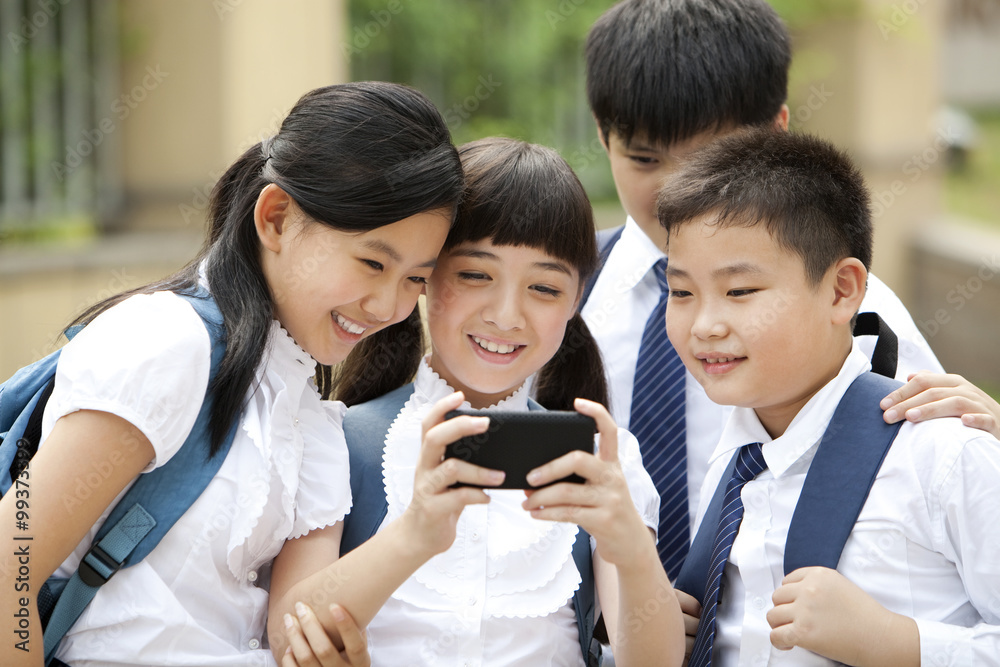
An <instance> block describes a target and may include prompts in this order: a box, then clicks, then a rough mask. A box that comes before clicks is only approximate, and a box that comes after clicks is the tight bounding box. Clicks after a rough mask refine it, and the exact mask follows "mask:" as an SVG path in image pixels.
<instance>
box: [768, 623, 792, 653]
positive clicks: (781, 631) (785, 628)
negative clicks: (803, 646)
mask: <svg viewBox="0 0 1000 667" xmlns="http://www.w3.org/2000/svg"><path fill="white" fill-rule="evenodd" d="M797 637H798V635H797V634H796V632H795V625H794V624H793V623H786V624H785V625H782V626H780V627H777V628H774V629H773V630H771V646H773V647H774V648H776V649H778V650H779V651H790V650H791V649H793V648H795V647H796V646H798V640H797Z"/></svg>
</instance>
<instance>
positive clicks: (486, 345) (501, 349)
mask: <svg viewBox="0 0 1000 667" xmlns="http://www.w3.org/2000/svg"><path fill="white" fill-rule="evenodd" d="M472 340H474V341H476V343H477V344H478V345H479V347H481V348H483V349H484V350H489V351H490V352H497V353H499V354H510V353H511V352H513V351H514V350H516V349H517V348H518V346H517V345H504V344H500V343H494V342H493V341H491V340H484V339H482V338H479V337H478V336H473V337H472Z"/></svg>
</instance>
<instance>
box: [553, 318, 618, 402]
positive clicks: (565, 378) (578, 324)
mask: <svg viewBox="0 0 1000 667" xmlns="http://www.w3.org/2000/svg"><path fill="white" fill-rule="evenodd" d="M535 398H536V400H537V401H538V402H539V403H540V404H542V405H543V406H545V407H546V408H548V409H549V410H572V409H573V399H575V398H586V399H589V400H591V401H596V402H598V403H600V404H601V405H603V406H605V407H608V382H607V378H606V377H605V376H604V363H603V362H602V361H601V351H600V349H599V348H598V347H597V341H595V340H594V336H593V335H592V334H591V333H590V329H589V328H588V327H587V324H586V323H585V322H584V321H583V318H582V317H581V316H580V313H579V312H577V313H575V314H574V315H573V317H571V318H570V320H569V322H567V323H566V333H565V335H563V340H562V345H560V346H559V351H558V352H556V354H555V356H553V357H552V358H551V359H550V360H549V362H548V363H547V364H545V365H544V366H543V367H542V369H541V370H540V371H538V376H537V377H536V378H535Z"/></svg>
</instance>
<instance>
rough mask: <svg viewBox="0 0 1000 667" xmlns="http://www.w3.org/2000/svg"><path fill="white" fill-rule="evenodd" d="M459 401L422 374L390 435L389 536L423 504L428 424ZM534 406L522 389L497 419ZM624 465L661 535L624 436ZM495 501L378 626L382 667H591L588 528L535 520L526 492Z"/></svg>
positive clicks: (471, 513) (375, 659)
mask: <svg viewBox="0 0 1000 667" xmlns="http://www.w3.org/2000/svg"><path fill="white" fill-rule="evenodd" d="M453 391H454V390H453V389H452V388H451V387H449V386H448V384H447V383H446V382H445V381H444V380H442V379H441V378H440V377H439V376H438V375H437V374H436V373H435V372H434V371H432V370H431V369H430V367H429V366H428V365H427V362H426V360H425V361H424V362H423V363H422V364H421V366H420V369H419V370H418V371H417V377H416V380H415V382H414V391H413V394H412V395H411V396H410V398H409V399H408V400H407V402H406V404H405V405H404V407H403V409H402V410H401V411H400V413H399V415H398V416H397V417H396V420H395V421H394V422H393V424H392V426H391V427H390V429H389V432H388V433H387V434H386V439H385V442H386V444H385V452H384V455H383V480H384V482H385V489H386V500H387V501H388V514H387V516H386V520H385V521H384V522H383V523H382V526H383V527H384V526H386V525H387V524H388V523H389V522H390V521H392V520H393V519H395V518H397V517H399V516H400V515H401V514H402V513H403V511H404V510H405V509H406V507H407V506H408V505H409V503H410V501H411V499H412V497H413V481H414V473H415V468H416V462H417V457H418V453H419V451H420V433H421V428H420V422H421V420H422V419H423V417H424V416H425V415H426V414H427V412H428V411H429V410H430V408H431V407H432V406H433V405H434V403H435V402H437V401H438V400H439V399H441V398H443V397H445V396H448V395H449V394H451V393H452V392H453ZM527 401H528V392H527V388H526V387H521V388H520V389H518V390H517V391H516V392H514V394H512V395H511V396H510V397H508V398H506V399H505V400H503V401H501V402H500V403H498V404H496V405H494V406H491V407H490V408H489V409H490V410H527V409H528V403H527ZM463 407H469V404H468V403H466V404H465V405H464V406H463ZM595 446H596V439H595ZM619 459H620V461H621V465H622V469H623V471H624V472H625V476H626V479H627V481H628V485H629V490H630V492H631V494H632V499H633V502H634V503H635V505H636V507H637V508H638V510H639V514H640V516H641V517H642V519H643V521H644V522H645V523H646V525H647V526H650V527H652V528H654V530H655V526H656V522H657V517H658V515H659V496H658V495H657V493H656V490H655V489H654V487H653V483H652V480H650V478H649V475H648V474H647V473H646V471H645V469H644V468H643V467H642V460H641V457H640V454H639V445H638V442H636V440H635V438H634V437H632V435H631V434H630V433H628V432H627V431H625V430H624V429H619ZM487 493H488V494H489V495H490V502H489V504H486V505H470V506H468V507H466V508H465V509H464V510H463V511H462V514H461V517H460V518H459V521H458V524H457V527H456V538H455V542H454V543H453V544H452V546H451V548H450V549H448V550H447V551H445V552H444V553H441V554H438V555H437V556H435V557H434V558H432V559H431V560H430V561H428V562H427V563H426V564H424V566H423V567H421V568H420V569H419V570H417V572H416V573H415V574H414V575H413V576H412V577H410V578H409V579H408V580H407V581H406V582H405V583H404V584H403V585H402V586H400V587H399V589H397V590H396V591H395V592H394V593H393V594H392V597H391V598H389V600H388V602H387V603H386V604H385V606H383V607H382V609H381V611H379V613H378V615H376V617H375V619H374V620H373V621H372V622H371V623H370V624H369V626H368V632H369V646H370V648H371V652H372V664H373V665H392V666H394V667H395V666H397V665H434V666H437V665H451V664H454V665H574V666H577V665H582V664H584V662H583V657H582V655H581V653H580V642H579V634H578V632H577V626H576V614H575V611H574V609H573V594H574V593H575V592H576V590H577V589H578V588H579V586H580V584H581V577H580V573H579V571H578V570H577V568H576V563H575V562H574V561H573V553H572V552H573V544H574V542H575V541H576V536H577V531H578V530H579V529H578V527H577V526H576V525H575V524H571V523H556V522H551V521H539V520H536V519H533V518H531V515H530V514H529V513H528V512H526V511H524V510H523V509H522V508H521V502H522V501H523V500H524V497H525V496H524V492H523V491H521V490H492V491H487Z"/></svg>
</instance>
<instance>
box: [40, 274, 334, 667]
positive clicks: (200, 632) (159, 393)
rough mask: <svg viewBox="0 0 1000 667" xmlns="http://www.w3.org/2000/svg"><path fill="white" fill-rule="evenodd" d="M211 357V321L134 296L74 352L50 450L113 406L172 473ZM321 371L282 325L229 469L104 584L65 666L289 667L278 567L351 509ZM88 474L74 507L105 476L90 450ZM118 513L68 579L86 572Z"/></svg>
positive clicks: (273, 336)
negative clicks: (275, 580) (83, 420)
mask: <svg viewBox="0 0 1000 667" xmlns="http://www.w3.org/2000/svg"><path fill="white" fill-rule="evenodd" d="M209 359H210V343H209V339H208V334H207V332H206V330H205V326H204V324H203V323H202V321H201V318H200V317H199V316H198V314H197V313H196V312H195V311H194V309H193V308H192V307H191V306H190V304H188V303H187V302H186V301H185V300H183V299H181V298H180V297H178V296H176V295H175V294H172V293H170V292H159V293H155V294H149V295H138V296H133V297H131V298H129V299H128V300H126V301H124V302H122V303H121V304H119V305H116V306H114V307H113V308H111V309H109V310H107V311H106V312H104V313H102V314H101V315H100V316H98V317H97V318H96V319H95V320H94V321H93V322H91V323H90V324H89V325H88V326H87V327H86V328H85V329H84V330H83V331H81V332H80V333H79V334H78V335H77V336H76V338H74V339H73V340H72V341H71V342H69V343H68V344H67V345H66V346H65V348H64V349H63V352H62V355H61V357H60V360H59V365H58V369H57V373H56V385H55V389H54V390H53V392H52V397H51V399H50V400H49V403H48V405H47V406H46V409H45V415H44V419H43V443H42V446H44V438H45V437H47V436H48V434H49V432H51V429H52V426H53V424H55V422H56V420H57V419H58V418H59V417H62V416H63V415H66V414H68V413H70V412H73V411H75V410H82V409H89V410H101V411H104V412H110V413H112V414H115V415H118V416H120V417H122V418H124V419H126V420H127V421H129V422H130V423H132V424H134V425H135V426H136V427H137V428H139V429H140V430H141V431H142V432H143V434H144V435H145V436H146V437H147V438H148V439H149V442H150V443H151V444H152V446H153V450H154V452H155V457H154V459H153V461H151V462H150V464H149V466H148V467H147V468H146V471H145V472H148V471H149V470H152V469H154V468H156V467H158V466H160V465H163V464H164V463H166V462H167V461H168V460H169V459H170V457H171V456H173V454H175V453H176V452H177V450H178V449H179V448H180V446H181V444H183V442H184V440H185V439H186V438H187V435H188V433H189V432H190V430H191V428H192V426H193V425H194V423H195V421H196V419H197V415H198V411H199V410H200V408H201V403H202V399H203V398H204V395H205V389H206V387H207V384H208V373H209ZM314 371H315V361H314V360H313V359H312V358H311V357H310V356H309V355H308V354H307V353H306V352H305V351H303V350H302V349H301V348H299V347H298V345H296V344H295V342H294V341H293V340H292V339H291V337H290V336H288V334H287V333H286V332H285V331H284V329H282V328H281V327H280V326H279V324H278V323H277V321H274V322H273V323H272V325H271V330H270V333H269V337H268V344H267V348H266V350H265V353H264V356H263V358H262V360H261V362H260V365H259V366H258V368H257V373H256V376H255V378H254V384H253V386H252V387H251V388H250V389H249V390H248V395H247V404H246V406H245V408H244V410H243V412H242V413H241V415H240V417H239V419H240V428H239V429H238V430H237V433H236V437H235V440H234V441H233V445H232V448H231V450H230V451H229V453H228V455H227V456H226V459H225V460H224V461H223V464H222V467H221V468H220V470H219V472H218V473H217V474H216V476H215V478H214V479H213V480H212V481H211V482H210V483H209V485H208V487H207V488H206V489H205V492H204V493H202V495H201V496H200V497H199V498H198V500H197V501H195V503H194V504H193V505H192V506H191V507H190V508H189V509H188V511H187V512H186V513H184V514H183V515H182V516H181V518H180V519H179V520H178V521H177V523H176V524H174V526H173V528H172V529H171V530H170V532H168V533H167V535H166V536H165V537H164V539H163V540H162V541H161V542H160V544H159V545H158V546H157V547H156V548H155V549H154V550H153V551H152V552H151V553H150V554H149V555H148V556H147V557H146V558H145V559H144V560H143V561H142V562H140V563H138V564H136V565H134V566H132V567H129V568H126V569H123V570H121V571H119V572H118V573H117V574H116V575H115V576H114V577H112V578H111V580H109V581H108V583H107V584H105V585H104V586H103V587H102V588H101V590H100V591H99V592H98V593H97V596H96V597H95V598H94V600H93V601H92V602H91V603H90V605H89V606H88V607H87V609H86V610H85V611H84V613H83V615H82V616H81V617H80V619H79V620H78V621H77V622H76V624H75V625H74V626H73V627H72V628H71V629H70V631H69V633H68V634H67V635H66V638H65V639H64V640H63V642H62V644H61V645H60V648H59V651H58V652H57V654H56V656H57V657H58V658H59V659H60V660H62V661H64V662H66V663H68V664H70V665H73V667H87V666H91V665H94V666H96V665H192V666H194V665H198V666H202V667H205V666H220V667H221V666H230V665H232V666H235V665H240V666H241V667H244V666H248V665H262V666H263V665H274V664H275V661H274V659H273V657H272V656H271V652H270V650H268V649H267V648H266V640H265V622H266V618H267V599H268V595H267V587H266V585H267V580H268V578H269V573H270V563H271V561H272V560H273V559H274V557H275V556H276V555H277V554H278V552H279V551H280V549H281V546H282V545H283V544H284V542H285V540H286V539H289V538H294V537H300V536H302V535H305V534H306V533H308V532H309V531H311V530H314V529H317V528H322V527H325V526H329V525H332V524H335V523H336V522H337V521H340V520H341V519H342V518H343V517H344V515H345V514H346V513H347V511H348V510H349V509H350V506H351V496H350V485H349V468H348V457H347V449H346V445H345V443H344V435H343V430H342V428H341V420H342V418H343V411H344V406H343V404H341V403H335V402H331V401H323V400H321V399H320V397H319V393H318V392H317V390H316V386H315V384H314V383H313V381H312V376H313V374H314ZM80 466H81V476H80V483H79V484H78V485H77V487H76V488H75V489H71V490H67V503H70V504H72V499H73V498H74V497H75V494H85V493H87V491H88V489H87V483H88V481H87V480H88V479H90V476H91V473H94V474H99V472H100V471H99V470H98V469H97V467H98V466H96V464H92V465H90V466H89V467H88V463H87V457H86V455H85V454H84V453H81V456H80ZM90 467H93V468H94V470H93V471H91V470H90V469H89V468H90ZM123 493H124V492H123ZM119 497H120V496H119ZM67 506H69V505H67ZM109 511H110V510H108V511H105V512H104V514H103V515H102V516H101V518H100V520H99V521H98V522H97V524H96V525H95V526H94V528H93V529H92V530H91V531H90V532H89V533H88V534H87V536H86V537H85V538H84V540H83V541H82V542H81V543H80V545H79V546H78V547H77V548H76V549H75V550H74V552H73V553H72V554H71V555H70V557H69V558H67V559H66V561H65V562H64V563H63V564H62V565H61V566H60V568H59V569H58V571H57V574H59V575H62V576H69V575H70V574H71V573H72V572H73V571H74V570H75V569H76V567H77V565H78V564H79V562H80V559H81V558H82V557H83V555H84V554H85V553H86V551H87V549H88V548H89V546H90V544H91V542H92V540H93V537H94V535H95V534H96V532H97V530H98V528H99V527H100V525H101V524H102V523H103V522H104V520H105V519H106V518H107V515H108V513H109Z"/></svg>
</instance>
